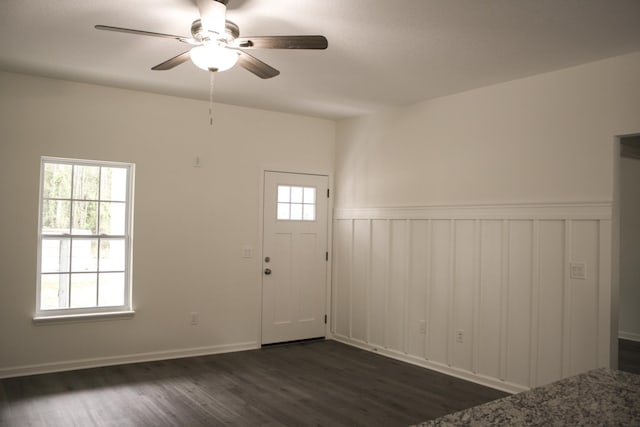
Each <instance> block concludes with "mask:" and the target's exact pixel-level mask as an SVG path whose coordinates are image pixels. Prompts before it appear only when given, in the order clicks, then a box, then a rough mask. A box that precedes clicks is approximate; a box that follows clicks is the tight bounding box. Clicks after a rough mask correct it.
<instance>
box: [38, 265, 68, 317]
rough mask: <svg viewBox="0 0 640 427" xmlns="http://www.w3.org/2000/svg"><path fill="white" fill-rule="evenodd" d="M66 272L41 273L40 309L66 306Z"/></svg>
mask: <svg viewBox="0 0 640 427" xmlns="http://www.w3.org/2000/svg"><path fill="white" fill-rule="evenodd" d="M68 289H69V275H68V274H43V275H41V276H40V309H41V310H55V309H58V308H68V299H67V291H68Z"/></svg>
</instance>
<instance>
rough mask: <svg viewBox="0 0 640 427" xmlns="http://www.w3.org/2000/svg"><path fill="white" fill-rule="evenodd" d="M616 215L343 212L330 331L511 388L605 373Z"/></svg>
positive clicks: (460, 209) (526, 209)
mask: <svg viewBox="0 0 640 427" xmlns="http://www.w3.org/2000/svg"><path fill="white" fill-rule="evenodd" d="M610 218H611V205H610V204H609V203H583V204H535V205H533V204H532V205H508V206H505V205H499V206H453V207H424V208H381V209H372V208H367V209H336V211H335V214H334V228H333V229H334V240H333V241H334V251H333V256H334V259H333V265H334V270H333V278H332V286H333V291H332V295H333V304H332V307H333V317H332V322H331V332H332V335H333V336H334V338H336V339H338V340H341V341H343V342H347V343H351V344H353V345H357V346H360V347H363V348H368V349H371V350H374V351H379V352H381V353H383V354H386V355H389V356H391V357H396V358H399V359H403V360H407V361H409V362H411V363H416V364H419V365H423V366H426V367H430V368H433V369H438V370H441V371H443V372H447V373H450V374H453V375H457V376H461V377H464V378H468V379H471V380H474V381H478V382H481V383H485V384H489V385H492V386H496V387H499V388H502V389H505V390H513V391H516V390H522V389H526V388H528V387H534V386H537V385H542V384H546V383H549V382H551V381H554V380H557V379H560V378H563V377H566V376H569V375H573V374H575V373H578V372H582V371H585V370H588V369H592V368H595V367H598V366H608V364H609V360H608V345H609V330H610V329H609V323H608V322H609V313H610V307H609V304H610V298H609V296H608V295H610V292H611V291H610V289H611V287H610V271H611V266H610V262H611V260H610V256H609V255H608V254H609V253H610V244H611V242H610V240H611V239H610V233H611V222H610ZM576 265H577V266H584V267H585V276H584V278H578V277H576V271H575V268H574V269H573V270H574V271H573V273H572V267H575V266H576Z"/></svg>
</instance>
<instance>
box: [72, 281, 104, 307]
mask: <svg viewBox="0 0 640 427" xmlns="http://www.w3.org/2000/svg"><path fill="white" fill-rule="evenodd" d="M97 290H98V283H97V274H95V273H84V274H83V273H80V274H73V275H72V276H71V303H70V307H71V308H80V307H95V306H96V295H97V293H96V291H97Z"/></svg>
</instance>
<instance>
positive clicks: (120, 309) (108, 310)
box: [33, 156, 135, 323]
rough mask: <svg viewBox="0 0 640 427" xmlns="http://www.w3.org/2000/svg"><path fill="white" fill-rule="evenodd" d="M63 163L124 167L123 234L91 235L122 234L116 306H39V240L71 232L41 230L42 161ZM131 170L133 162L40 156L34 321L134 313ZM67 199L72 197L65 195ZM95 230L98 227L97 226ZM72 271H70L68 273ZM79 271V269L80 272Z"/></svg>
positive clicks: (106, 316)
mask: <svg viewBox="0 0 640 427" xmlns="http://www.w3.org/2000/svg"><path fill="white" fill-rule="evenodd" d="M51 163H57V164H63V165H71V166H90V167H116V168H124V169H126V170H127V183H126V185H127V188H126V199H125V230H124V235H117V236H116V235H107V234H97V235H96V236H95V237H97V238H98V239H108V238H109V237H117V238H124V242H125V265H124V276H125V283H124V304H123V305H119V306H109V307H83V308H61V309H48V310H43V309H41V278H42V242H43V238H51V237H73V235H71V234H66V233H65V234H61V235H55V234H54V235H51V234H43V232H42V225H43V224H42V222H43V212H42V211H43V204H44V203H43V202H44V200H43V196H44V176H45V174H44V172H45V164H51ZM134 171H135V165H134V164H133V163H121V162H110V161H98V160H81V159H69V158H59V157H46V156H43V157H41V158H40V189H39V198H38V256H37V263H38V265H37V287H36V309H35V315H34V318H33V320H34V322H35V323H40V322H43V323H44V322H50V321H58V320H62V321H66V320H78V319H80V320H81V319H83V318H96V317H102V318H112V317H131V316H132V315H133V314H134V311H133V301H132V277H133V269H132V253H133V189H134ZM69 200H76V199H73V198H72V196H71V195H70V196H69ZM98 233H99V230H98ZM82 237H83V238H86V237H87V236H82ZM69 274H70V275H71V274H72V273H71V272H70V273H69ZM80 274H82V273H80Z"/></svg>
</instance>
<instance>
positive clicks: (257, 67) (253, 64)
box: [238, 50, 280, 79]
mask: <svg viewBox="0 0 640 427" xmlns="http://www.w3.org/2000/svg"><path fill="white" fill-rule="evenodd" d="M238 64H239V65H240V66H241V67H242V68H244V69H245V70H248V71H250V72H252V73H253V74H255V75H256V76H258V77H260V78H261V79H270V78H272V77H275V76H277V75H278V74H280V71H278V70H276V69H275V68H273V67H272V66H270V65H268V64H265V63H264V62H262V61H260V60H259V59H258V58H256V57H254V56H251V55H249V54H248V53H247V52H243V51H241V50H238Z"/></svg>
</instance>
